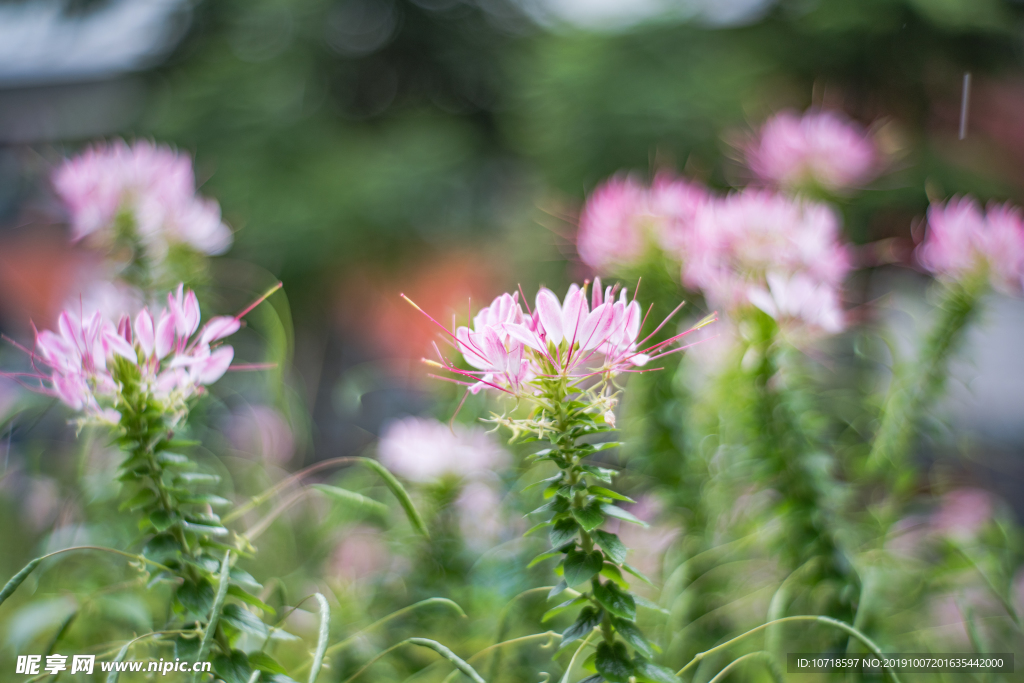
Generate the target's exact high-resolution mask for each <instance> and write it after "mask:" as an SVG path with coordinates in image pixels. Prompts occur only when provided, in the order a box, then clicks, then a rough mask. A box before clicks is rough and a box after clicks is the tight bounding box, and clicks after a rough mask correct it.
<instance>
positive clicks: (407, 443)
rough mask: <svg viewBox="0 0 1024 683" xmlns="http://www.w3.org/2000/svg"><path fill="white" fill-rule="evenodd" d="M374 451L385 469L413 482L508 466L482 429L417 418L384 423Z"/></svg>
mask: <svg viewBox="0 0 1024 683" xmlns="http://www.w3.org/2000/svg"><path fill="white" fill-rule="evenodd" d="M377 452H378V454H379V457H380V461H381V462H382V463H383V464H384V465H385V466H386V467H387V468H388V469H390V470H392V471H393V472H395V473H396V474H398V475H399V476H401V477H404V478H406V479H409V480H410V481H416V482H432V481H437V480H439V479H442V478H444V477H448V476H454V477H472V476H477V475H479V474H481V473H484V472H489V471H493V470H496V469H500V468H502V467H504V466H505V465H506V464H507V463H508V452H507V451H505V450H504V449H503V448H501V447H500V446H499V445H498V444H497V443H496V442H495V441H494V439H493V438H491V435H490V434H488V433H487V432H486V431H484V430H483V429H480V428H479V427H465V426H463V425H458V424H456V425H453V426H452V427H449V426H448V425H447V424H444V423H443V422H439V421H437V420H430V419H426V418H420V417H405V418H402V419H400V420H396V421H394V422H391V423H389V424H387V425H386V426H385V427H384V430H383V432H382V433H381V438H380V443H379V445H378V446H377Z"/></svg>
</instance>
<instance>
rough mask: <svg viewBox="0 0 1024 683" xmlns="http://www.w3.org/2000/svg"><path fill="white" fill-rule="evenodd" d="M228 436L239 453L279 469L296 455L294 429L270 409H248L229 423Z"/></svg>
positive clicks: (259, 407) (253, 407)
mask: <svg viewBox="0 0 1024 683" xmlns="http://www.w3.org/2000/svg"><path fill="white" fill-rule="evenodd" d="M227 435H228V438H229V439H230V440H231V444H232V445H233V446H234V447H235V448H236V449H238V450H239V451H242V452H243V453H248V454H251V455H253V456H255V457H257V458H263V459H264V460H267V461H268V462H271V463H274V464H276V465H284V464H286V463H287V462H288V461H289V460H291V458H292V456H293V455H294V454H295V436H294V434H293V433H292V428H291V425H289V424H288V421H287V420H286V419H285V418H284V416H283V415H281V413H280V412H278V411H277V410H274V409H273V408H271V407H269V406H260V405H251V406H250V405H247V406H244V407H243V408H242V409H241V410H239V411H238V412H237V413H235V414H234V415H233V416H232V417H231V420H230V421H229V422H228V427H227Z"/></svg>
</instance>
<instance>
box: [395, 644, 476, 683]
mask: <svg viewBox="0 0 1024 683" xmlns="http://www.w3.org/2000/svg"><path fill="white" fill-rule="evenodd" d="M405 642H407V643H412V644H413V645H419V646H420V647H427V648H430V649H431V650H433V651H434V652H436V653H437V654H439V655H441V656H442V657H444V658H445V659H447V660H448V661H449V662H451V663H452V664H454V665H455V668H456V669H458V670H459V671H461V672H462V673H464V674H466V675H467V676H469V677H470V678H471V679H472V680H473V683H486V681H484V679H483V678H481V677H480V674H478V673H477V672H476V670H475V669H474V668H473V667H471V666H470V665H469V664H467V663H466V662H465V661H464V660H463V659H460V658H459V657H458V655H456V654H455V653H454V652H452V651H451V650H449V649H448V648H446V647H445V646H444V645H442V644H441V643H439V642H437V641H436V640H428V639H427V638H409V639H408V640H406V641H405Z"/></svg>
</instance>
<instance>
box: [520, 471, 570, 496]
mask: <svg viewBox="0 0 1024 683" xmlns="http://www.w3.org/2000/svg"><path fill="white" fill-rule="evenodd" d="M561 478H562V473H561V472H559V473H558V474H556V475H555V476H553V477H548V478H547V479H541V480H540V481H535V482H533V483H532V484H530V485H528V486H524V487H523V493H526V492H527V491H529V490H531V489H535V488H537V487H538V486H541V485H543V484H550V483H551V482H553V481H558V480H559V479H561Z"/></svg>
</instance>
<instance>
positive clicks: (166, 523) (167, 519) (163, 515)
mask: <svg viewBox="0 0 1024 683" xmlns="http://www.w3.org/2000/svg"><path fill="white" fill-rule="evenodd" d="M146 519H148V520H149V523H150V524H151V525H152V526H153V528H154V529H156V530H157V531H166V530H167V529H168V528H170V526H171V525H172V524H174V518H173V517H172V516H171V515H170V514H168V513H167V512H166V511H165V510H157V511H155V512H153V513H152V514H151V515H149V516H148V517H147V518H146Z"/></svg>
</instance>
